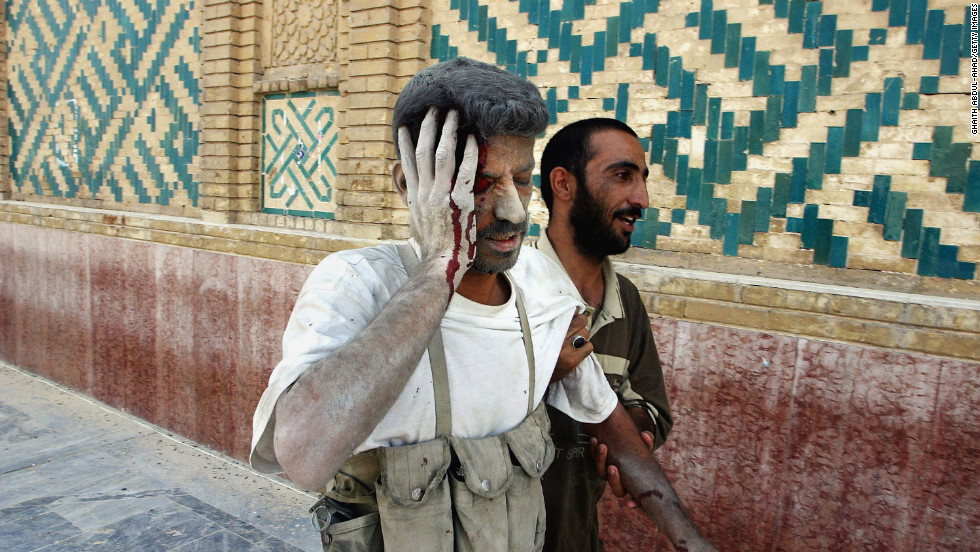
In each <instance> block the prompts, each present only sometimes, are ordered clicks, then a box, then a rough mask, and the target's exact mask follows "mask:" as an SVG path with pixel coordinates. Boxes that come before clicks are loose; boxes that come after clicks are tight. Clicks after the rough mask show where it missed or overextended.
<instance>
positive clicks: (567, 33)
mask: <svg viewBox="0 0 980 552" xmlns="http://www.w3.org/2000/svg"><path fill="white" fill-rule="evenodd" d="M637 46H639V44H637ZM630 55H633V52H632V50H630ZM571 59H572V24H571V22H565V23H562V25H561V36H560V37H559V39H558V61H569V60H571Z"/></svg>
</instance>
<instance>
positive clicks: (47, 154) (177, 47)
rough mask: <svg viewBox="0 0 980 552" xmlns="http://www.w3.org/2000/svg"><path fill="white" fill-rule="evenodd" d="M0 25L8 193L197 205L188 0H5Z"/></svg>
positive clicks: (196, 73) (195, 48)
mask: <svg viewBox="0 0 980 552" xmlns="http://www.w3.org/2000/svg"><path fill="white" fill-rule="evenodd" d="M6 25H7V56H8V57H7V72H8V88H7V94H8V97H9V105H10V118H9V134H10V142H11V152H10V174H11V178H12V180H13V186H12V190H13V191H14V192H15V193H19V194H24V195H28V196H38V197H60V198H67V199H81V200H99V201H104V202H106V203H122V204H155V205H160V206H173V207H194V206H196V205H197V198H198V187H199V180H198V173H199V168H198V146H199V132H200V125H199V120H200V86H199V78H200V41H199V38H198V36H199V35H198V28H199V27H200V9H199V8H198V7H196V5H195V2H194V0H150V1H145V2H131V1H120V0H84V1H83V0H76V1H72V2H68V1H56V0H11V1H9V2H8V3H7V8H6Z"/></svg>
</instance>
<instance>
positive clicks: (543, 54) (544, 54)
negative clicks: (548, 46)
mask: <svg viewBox="0 0 980 552" xmlns="http://www.w3.org/2000/svg"><path fill="white" fill-rule="evenodd" d="M538 63H548V50H538Z"/></svg>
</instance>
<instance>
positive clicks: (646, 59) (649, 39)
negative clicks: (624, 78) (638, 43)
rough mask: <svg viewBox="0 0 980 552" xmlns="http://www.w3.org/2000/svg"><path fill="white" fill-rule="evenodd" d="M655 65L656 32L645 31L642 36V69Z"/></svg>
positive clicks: (650, 68)
mask: <svg viewBox="0 0 980 552" xmlns="http://www.w3.org/2000/svg"><path fill="white" fill-rule="evenodd" d="M656 67H657V34H656V33H647V34H645V35H644V36H643V70H644V71H650V70H653V69H655V68H656Z"/></svg>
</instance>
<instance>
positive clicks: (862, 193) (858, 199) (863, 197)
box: [851, 190, 871, 207]
mask: <svg viewBox="0 0 980 552" xmlns="http://www.w3.org/2000/svg"><path fill="white" fill-rule="evenodd" d="M851 205H854V206H855V207H871V192H869V191H868V190H854V201H853V202H852V203H851Z"/></svg>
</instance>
